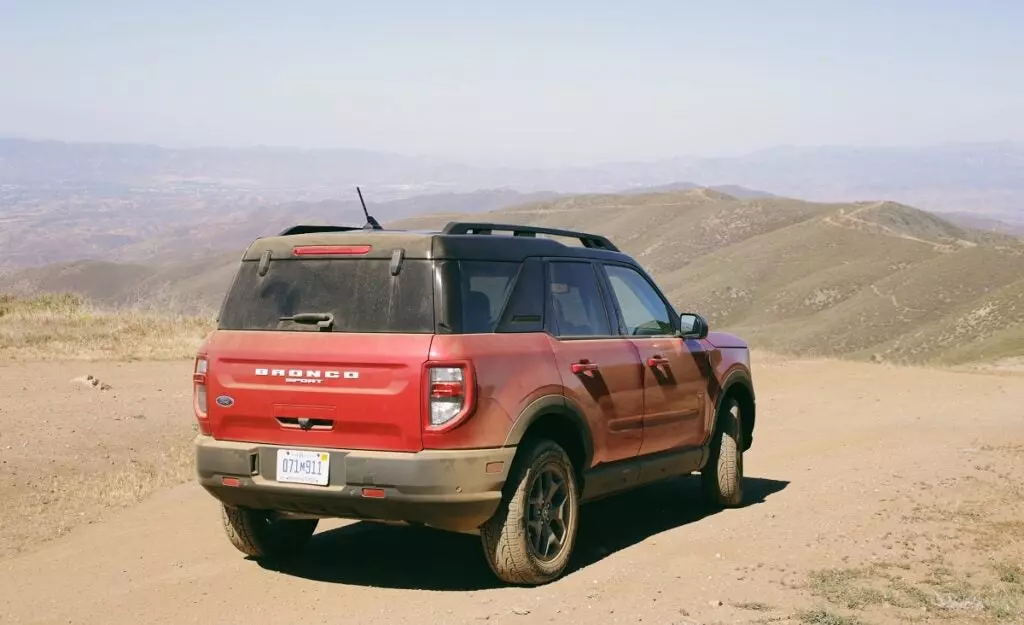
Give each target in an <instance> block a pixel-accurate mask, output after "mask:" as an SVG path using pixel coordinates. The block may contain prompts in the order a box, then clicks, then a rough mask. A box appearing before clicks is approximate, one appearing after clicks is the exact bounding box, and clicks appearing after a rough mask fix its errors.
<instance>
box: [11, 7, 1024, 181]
mask: <svg viewBox="0 0 1024 625" xmlns="http://www.w3.org/2000/svg"><path fill="white" fill-rule="evenodd" d="M484 4H487V5H490V8H487V7H484V6H483V5H484ZM499 6H500V7H501V8H496V7H499ZM627 6H628V7H630V8H627ZM1022 33H1024V0H1004V1H996V0H963V1H961V2H952V1H944V0H889V1H887V2H882V1H874V0H847V1H842V0H817V1H814V0H804V1H800V2H798V1H796V0H775V1H773V0H751V1H749V2H737V1H732V2H730V1H723V0H718V1H711V0H701V1H690V0H675V1H665V2H642V1H641V0H635V1H634V2H632V3H626V2H615V3H611V2H600V1H599V0H591V1H589V2H568V1H566V2H558V3H556V2H554V1H552V2H550V3H541V2H532V1H528V0H516V1H514V2H501V3H499V2H489V3H485V2H483V1H481V0H477V1H469V0H467V1H465V2H458V3H456V2H443V1H441V0H421V1H418V2H413V1H411V0H409V1H403V2H387V1H384V0H378V1H367V0H361V1H359V2H347V1H344V0H324V1H306V2H303V1H301V0H295V1H294V2H281V1H270V0H238V1H218V0H205V1H200V0H174V1H173V2H171V1H162V2H144V1H143V0H108V1H104V0H92V1H90V2H86V1H84V0H80V1H78V2H72V1H70V0H65V1H57V0H0V134H7V135H18V136H28V137H38V138H57V139H65V140H102V141H107V140H111V141H131V142H153V143H160V144H164V145H171V146H188V145H210V144H216V145H252V144H274V145H293V146H304V147H361V148H371V149H384V150H392V151H398V152H404V153H413V154H437V155H444V156H451V157H455V158H460V159H486V160H487V161H488V162H493V161H505V162H509V163H517V164H519V163H535V164H552V163H556V162H593V161H598V160H609V159H612V160H617V159H647V158H658V157H664V156H671V155H686V154H699V155H718V154H735V153H738V152H743V151H749V150H755V149H759V148H763V147H769V146H772V145H777V144H801V145H811V144H824V143H853V144H902V145H905V144H920V143H938V142H945V141H961V140H1018V141H1019V140H1024V35H1022Z"/></svg>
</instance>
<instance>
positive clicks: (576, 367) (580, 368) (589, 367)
mask: <svg viewBox="0 0 1024 625" xmlns="http://www.w3.org/2000/svg"><path fill="white" fill-rule="evenodd" d="M570 368H571V369H572V372H573V373H574V374H576V375H579V374H581V373H584V372H586V371H597V369H598V367H597V364H595V363H592V362H590V361H589V360H586V359H583V360H581V361H579V362H574V363H572V365H571V367H570Z"/></svg>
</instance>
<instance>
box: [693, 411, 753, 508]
mask: <svg viewBox="0 0 1024 625" xmlns="http://www.w3.org/2000/svg"><path fill="white" fill-rule="evenodd" d="M742 418H743V415H742V414H741V413H740V405H739V403H738V402H737V401H736V400H735V399H726V400H725V401H723V402H722V407H721V408H720V409H719V412H718V417H717V422H716V425H715V434H714V436H713V437H712V439H711V457H710V458H708V462H707V464H706V465H705V466H704V470H703V471H701V474H700V478H701V489H702V490H703V492H704V499H705V501H707V502H708V503H709V504H711V505H712V506H721V507H726V508H735V507H737V506H740V505H742V503H743V426H742V423H743V422H742Z"/></svg>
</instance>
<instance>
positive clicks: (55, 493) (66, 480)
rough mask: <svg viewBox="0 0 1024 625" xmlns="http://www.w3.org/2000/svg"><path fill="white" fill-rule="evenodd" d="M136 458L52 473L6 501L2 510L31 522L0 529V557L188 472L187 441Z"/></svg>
mask: <svg viewBox="0 0 1024 625" xmlns="http://www.w3.org/2000/svg"><path fill="white" fill-rule="evenodd" d="M140 457H141V459H135V458H131V459H129V460H128V461H127V462H123V463H119V465H113V466H110V467H108V468H107V469H106V470H104V471H83V472H82V473H77V474H71V473H63V474H54V475H52V476H50V478H49V479H48V480H47V482H46V486H45V487H44V488H38V487H37V488H35V489H33V490H28V491H25V492H24V493H22V495H21V496H19V497H17V498H14V499H11V500H9V503H10V504H16V506H17V510H9V511H8V512H16V515H17V517H18V518H19V519H26V520H31V522H24V523H23V522H16V523H9V524H7V525H6V527H5V529H4V530H3V531H0V535H2V536H3V538H4V540H3V541H0V542H2V544H3V546H2V547H0V557H4V556H6V555H11V554H13V553H18V552H20V551H22V550H24V549H26V548H31V547H33V546H36V545H38V544H41V543H43V542H46V541H48V540H52V539H54V538H59V537H60V536H63V535H64V534H66V533H67V532H69V531H71V530H72V529H74V528H76V527H79V526H81V525H86V524H90V523H94V522H96V521H98V520H101V519H103V518H104V517H106V516H107V515H108V514H109V513H111V512H114V511H117V510H123V509H125V508H128V507H130V506H132V505H134V504H136V503H138V502H140V501H142V500H143V499H145V498H146V497H148V496H149V495H151V494H153V493H155V492H157V491H159V490H161V489H163V488H165V487H168V486H176V485H178V484H182V483H184V482H186V481H188V480H190V479H192V478H193V476H194V470H195V463H194V460H193V457H194V456H193V450H192V447H191V445H189V444H188V443H185V442H183V443H182V444H181V445H179V446H177V447H175V448H173V449H170V450H168V451H165V452H163V453H161V452H157V451H155V450H153V451H148V452H147V453H146V454H140Z"/></svg>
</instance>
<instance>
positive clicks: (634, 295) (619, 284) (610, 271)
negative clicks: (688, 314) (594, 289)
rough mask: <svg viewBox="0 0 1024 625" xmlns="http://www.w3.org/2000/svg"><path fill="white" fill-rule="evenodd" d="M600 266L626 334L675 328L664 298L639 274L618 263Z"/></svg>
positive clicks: (650, 333) (654, 333)
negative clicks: (610, 289) (603, 271)
mask: <svg viewBox="0 0 1024 625" xmlns="http://www.w3.org/2000/svg"><path fill="white" fill-rule="evenodd" d="M604 269H605V273H606V274H607V275H608V282H609V283H611V287H612V293H613V294H614V295H615V300H616V301H617V302H618V304H619V309H620V310H621V311H622V320H623V322H625V324H626V334H629V335H631V336H659V335H664V334H672V333H673V332H675V327H674V326H673V325H672V318H671V316H670V315H669V311H668V308H667V307H666V306H665V302H664V301H662V299H661V298H660V297H658V293H657V292H656V291H655V290H654V289H653V288H651V284H650V283H649V282H648V281H647V280H646V279H645V278H644V277H643V276H642V275H640V274H639V273H637V272H636V271H634V270H633V269H630V268H629V267H622V266H618V265H606V266H605V267H604Z"/></svg>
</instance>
